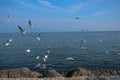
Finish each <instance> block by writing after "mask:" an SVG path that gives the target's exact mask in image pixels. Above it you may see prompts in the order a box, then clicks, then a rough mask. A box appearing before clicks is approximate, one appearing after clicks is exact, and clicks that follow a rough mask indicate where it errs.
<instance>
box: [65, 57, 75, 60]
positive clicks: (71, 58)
mask: <svg viewBox="0 0 120 80" xmlns="http://www.w3.org/2000/svg"><path fill="white" fill-rule="evenodd" d="M65 60H75V59H74V58H73V57H68V58H66V59H65Z"/></svg>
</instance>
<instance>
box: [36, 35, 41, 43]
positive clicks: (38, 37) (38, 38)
mask: <svg viewBox="0 0 120 80" xmlns="http://www.w3.org/2000/svg"><path fill="white" fill-rule="evenodd" d="M36 39H37V40H38V42H40V34H38V36H37V38H36Z"/></svg>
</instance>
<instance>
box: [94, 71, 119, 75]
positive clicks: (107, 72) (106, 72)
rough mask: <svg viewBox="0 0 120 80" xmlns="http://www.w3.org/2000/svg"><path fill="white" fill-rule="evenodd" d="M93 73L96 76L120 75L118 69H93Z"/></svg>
mask: <svg viewBox="0 0 120 80" xmlns="http://www.w3.org/2000/svg"><path fill="white" fill-rule="evenodd" d="M92 74H93V75H96V76H101V75H105V76H107V75H120V73H119V71H117V70H92Z"/></svg>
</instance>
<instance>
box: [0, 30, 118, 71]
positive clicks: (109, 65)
mask: <svg viewBox="0 0 120 80" xmlns="http://www.w3.org/2000/svg"><path fill="white" fill-rule="evenodd" d="M38 34H39V33H27V34H26V35H24V36H22V35H21V34H20V33H0V70H2V69H11V68H19V67H28V68H30V69H32V70H42V69H43V68H42V67H40V65H43V64H45V65H46V68H47V69H55V70H57V71H59V72H63V71H68V70H71V69H75V68H78V67H85V68H88V69H112V70H120V32H119V31H116V32H112V31H109V32H43V33H40V34H41V35H40V38H41V41H40V42H38V41H37V39H36V38H37V35H38ZM10 38H11V39H12V42H11V43H10V46H7V47H3V46H2V45H3V43H4V42H5V41H7V40H9V39H10ZM27 48H30V49H31V52H30V53H26V52H25V50H26V49H27ZM48 51H49V52H50V53H48ZM44 55H48V58H47V61H46V62H44V61H43V57H44ZM37 56H39V59H36V57H37ZM69 58H73V59H71V60H69Z"/></svg>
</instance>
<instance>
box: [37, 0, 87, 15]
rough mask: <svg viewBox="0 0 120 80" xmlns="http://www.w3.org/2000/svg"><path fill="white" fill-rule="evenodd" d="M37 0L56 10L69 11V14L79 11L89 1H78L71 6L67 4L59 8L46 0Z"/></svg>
mask: <svg viewBox="0 0 120 80" xmlns="http://www.w3.org/2000/svg"><path fill="white" fill-rule="evenodd" d="M38 2H39V3H40V4H42V5H44V6H46V7H49V8H51V9H55V10H58V11H62V12H64V13H69V14H74V13H76V12H78V11H80V10H81V9H83V8H84V7H86V6H87V5H88V3H89V2H86V3H78V4H74V5H71V6H68V7H66V8H61V7H58V6H55V5H53V4H52V3H51V2H49V1H46V0H38Z"/></svg>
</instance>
